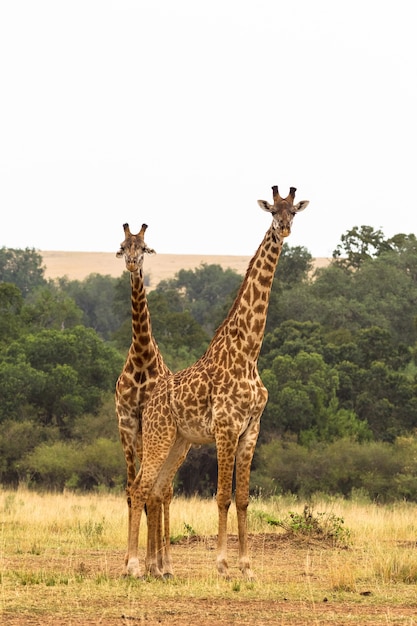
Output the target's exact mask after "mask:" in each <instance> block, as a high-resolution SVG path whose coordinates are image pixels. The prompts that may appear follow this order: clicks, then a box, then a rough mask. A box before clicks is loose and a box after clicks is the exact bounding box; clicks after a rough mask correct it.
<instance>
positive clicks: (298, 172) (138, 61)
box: [0, 0, 417, 256]
mask: <svg viewBox="0 0 417 626" xmlns="http://www.w3.org/2000/svg"><path fill="white" fill-rule="evenodd" d="M0 89H1V97H0V246H6V247H11V248H26V247H30V248H32V247H34V248H36V249H38V250H69V251H78V250H79V251H103V252H112V251H114V252H116V251H117V249H118V246H119V243H120V241H121V240H122V239H123V229H122V224H123V223H124V222H129V224H130V226H131V230H132V231H138V230H139V229H140V226H141V224H142V222H146V223H147V224H148V225H149V229H148V231H147V243H148V245H150V246H152V247H153V248H155V249H156V250H157V252H159V253H170V254H172V253H173V254H233V255H252V253H253V252H254V251H255V250H256V248H257V246H258V245H259V243H260V241H261V239H262V237H263V235H264V233H265V231H266V229H267V228H268V227H269V225H270V217H269V215H268V214H266V213H264V212H262V211H261V210H260V208H259V207H258V205H257V203H256V200H257V199H258V198H263V199H266V200H269V201H270V200H271V198H272V193H271V186H272V185H275V184H277V185H278V186H279V189H280V192H281V194H282V195H286V194H287V193H288V189H289V187H290V186H294V187H297V196H296V197H297V199H298V200H302V199H308V200H310V205H309V206H308V208H307V209H306V211H304V212H303V213H300V214H299V215H297V216H296V218H295V220H294V226H293V232H292V234H291V237H290V239H288V244H289V245H290V246H296V245H300V246H305V247H306V248H307V249H308V250H309V251H310V252H311V253H312V254H313V256H330V255H331V253H332V251H333V250H334V249H335V247H336V246H337V244H338V243H339V242H340V237H341V235H342V234H343V233H345V232H346V231H347V230H349V229H350V228H352V227H353V226H355V225H357V226H360V225H363V224H365V225H370V226H373V227H375V228H381V229H382V230H383V232H384V233H385V235H386V236H387V237H388V236H391V235H393V234H396V233H400V232H404V233H412V232H413V233H416V232H417V210H416V209H417V206H416V205H417V202H416V197H417V190H416V187H417V163H416V146H417V35H416V21H415V2H414V0H395V1H387V0H344V1H343V0H341V1H336V0H314V1H313V0H285V1H283V0H250V1H249V0H210V1H205V2H201V1H199V0H161V1H159V2H158V1H157V0H149V1H147V0H146V1H145V0H115V1H110V0H66V1H63V0H49V1H48V0H36V1H34V0H10V1H7V0H4V1H0Z"/></svg>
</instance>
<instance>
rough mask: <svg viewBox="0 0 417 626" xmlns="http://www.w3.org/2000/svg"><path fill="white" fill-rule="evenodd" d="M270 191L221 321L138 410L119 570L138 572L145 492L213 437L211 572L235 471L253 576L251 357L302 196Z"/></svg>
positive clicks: (242, 562) (254, 391)
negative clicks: (194, 357) (127, 531)
mask: <svg viewBox="0 0 417 626" xmlns="http://www.w3.org/2000/svg"><path fill="white" fill-rule="evenodd" d="M272 189H273V192H274V204H273V205H270V204H268V203H266V202H265V201H259V204H260V205H261V207H262V208H263V209H265V210H267V211H269V212H270V213H272V215H273V221H272V225H271V227H270V228H269V229H268V231H267V233H266V235H265V237H264V239H263V242H262V243H261V245H260V246H259V248H258V250H257V251H256V253H255V255H254V257H253V258H252V259H251V261H250V263H249V266H248V270H247V273H246V276H245V279H244V281H243V283H242V286H241V288H240V290H239V293H238V295H237V297H236V299H235V301H234V303H233V305H232V307H231V309H230V311H229V314H228V316H227V318H226V319H225V321H224V322H223V323H222V325H221V326H220V327H219V328H218V329H217V331H216V333H215V335H214V337H213V339H212V341H211V343H210V345H209V347H208V349H207V350H206V352H205V354H204V355H203V356H202V357H201V358H200V359H199V360H198V361H197V362H196V363H195V364H194V365H192V366H190V367H188V368H186V369H185V370H182V371H180V372H177V373H175V374H170V375H169V376H167V377H165V378H162V379H160V380H159V381H158V382H157V384H156V385H155V387H154V390H153V393H152V396H151V397H150V399H149V401H148V403H147V405H146V407H145V409H144V412H143V421H142V426H143V459H142V465H141V471H140V474H139V475H138V476H137V478H136V480H135V482H134V483H133V485H132V488H131V492H130V493H131V497H132V529H131V530H132V532H131V536H130V539H131V542H130V545H129V559H128V563H127V573H128V574H131V575H133V576H140V575H141V568H140V565H139V559H138V554H137V539H138V533H139V526H140V520H141V514H142V510H143V507H144V505H145V503H146V502H147V501H148V499H149V496H150V494H151V493H153V497H154V498H156V499H158V498H159V499H160V500H161V501H162V498H163V486H164V485H165V484H166V483H167V481H170V480H172V477H173V472H174V473H175V471H176V467H177V466H176V464H175V461H176V458H177V457H178V454H179V451H181V450H182V449H183V448H184V447H185V446H187V444H190V443H196V444H204V443H209V442H213V441H214V442H215V443H216V449H217V462H218V484H217V505H218V546H217V569H218V572H219V573H220V574H221V575H223V576H225V577H227V576H228V563H227V516H228V510H229V507H230V504H231V500H232V479H233V470H234V468H236V493H235V500H236V510H237V519H238V534H239V567H240V569H241V571H242V573H243V575H244V576H245V577H246V578H247V579H252V578H253V573H252V570H251V567H250V562H249V557H248V545H247V507H248V503H249V478H250V467H251V462H252V458H253V453H254V450H255V446H256V442H257V439H258V434H259V428H260V418H261V415H262V412H263V409H264V407H265V405H266V402H267V399H268V393H267V390H266V388H265V386H264V385H263V383H262V381H261V378H260V376H259V373H258V368H257V361H258V357H259V352H260V349H261V345H262V340H263V335H264V330H265V323H266V316H267V310H268V303H269V296H270V291H271V287H272V281H273V278H274V274H275V269H276V265H277V263H278V259H279V255H280V253H281V250H282V245H283V240H284V237H286V236H288V235H289V234H290V231H291V225H292V220H293V217H294V214H295V213H296V212H298V211H301V210H303V209H304V208H305V207H306V206H307V204H308V202H307V201H304V202H300V203H299V204H298V205H296V206H294V204H293V200H294V196H295V189H294V188H291V190H290V194H289V196H288V197H287V198H285V199H283V198H281V197H280V196H279V193H278V188H277V187H273V188H272ZM149 525H150V520H149V517H148V526H149ZM150 532H151V531H150Z"/></svg>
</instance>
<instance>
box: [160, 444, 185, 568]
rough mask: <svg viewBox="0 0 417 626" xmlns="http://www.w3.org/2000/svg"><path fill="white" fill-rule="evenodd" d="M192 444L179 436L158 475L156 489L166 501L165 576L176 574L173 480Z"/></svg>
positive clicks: (163, 566)
mask: <svg viewBox="0 0 417 626" xmlns="http://www.w3.org/2000/svg"><path fill="white" fill-rule="evenodd" d="M189 449H190V444H189V443H188V441H186V440H185V439H183V438H182V437H180V436H178V437H177V439H176V440H175V442H174V445H173V446H172V448H171V450H170V451H169V455H168V457H167V459H166V461H165V463H164V465H163V466H162V468H161V471H160V473H159V476H158V480H157V485H156V486H155V490H156V491H158V490H159V491H160V492H161V493H162V494H163V502H164V539H165V541H164V545H163V552H162V555H163V558H162V563H163V565H162V569H163V573H164V578H171V577H172V576H173V575H174V571H173V567H172V559H171V539H170V511H169V509H170V504H171V501H172V496H173V487H172V482H173V480H174V476H175V474H176V472H177V470H178V468H179V467H180V465H182V463H183V462H184V459H185V457H186V456H187V453H188V450H189Z"/></svg>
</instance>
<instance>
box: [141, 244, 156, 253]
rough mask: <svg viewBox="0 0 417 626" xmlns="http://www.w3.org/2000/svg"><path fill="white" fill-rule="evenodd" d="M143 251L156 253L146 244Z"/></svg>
mask: <svg viewBox="0 0 417 626" xmlns="http://www.w3.org/2000/svg"><path fill="white" fill-rule="evenodd" d="M143 251H144V252H146V253H147V254H156V252H155V250H154V249H153V248H148V246H146V247H145V248H144V250H143Z"/></svg>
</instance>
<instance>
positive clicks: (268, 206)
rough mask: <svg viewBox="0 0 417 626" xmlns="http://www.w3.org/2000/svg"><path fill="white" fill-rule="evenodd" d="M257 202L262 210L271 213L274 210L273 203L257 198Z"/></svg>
mask: <svg viewBox="0 0 417 626" xmlns="http://www.w3.org/2000/svg"><path fill="white" fill-rule="evenodd" d="M258 204H259V206H260V207H261V209H262V210H263V211H268V213H272V212H273V210H274V207H273V205H272V204H269V202H267V201H266V200H258Z"/></svg>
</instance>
